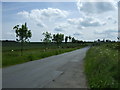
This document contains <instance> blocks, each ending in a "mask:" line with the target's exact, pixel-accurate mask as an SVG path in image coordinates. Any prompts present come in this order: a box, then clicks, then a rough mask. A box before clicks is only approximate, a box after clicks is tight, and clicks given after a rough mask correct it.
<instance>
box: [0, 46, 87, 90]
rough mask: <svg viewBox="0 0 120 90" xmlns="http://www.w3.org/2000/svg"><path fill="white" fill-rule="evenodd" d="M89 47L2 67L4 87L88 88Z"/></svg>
mask: <svg viewBox="0 0 120 90" xmlns="http://www.w3.org/2000/svg"><path fill="white" fill-rule="evenodd" d="M88 49H89V47H85V48H82V49H79V50H75V51H72V52H68V53H64V54H60V55H56V56H51V57H48V58H44V59H40V60H36V61H31V62H27V63H24V64H19V65H15V66H10V67H7V68H3V69H2V86H3V88H87V83H86V78H85V75H84V68H83V58H84V57H85V55H86V51H87V50H88Z"/></svg>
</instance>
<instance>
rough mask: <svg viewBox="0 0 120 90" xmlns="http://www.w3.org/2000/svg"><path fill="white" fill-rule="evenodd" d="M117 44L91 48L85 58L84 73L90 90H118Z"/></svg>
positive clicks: (119, 78) (119, 76) (119, 79)
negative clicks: (110, 89)
mask: <svg viewBox="0 0 120 90" xmlns="http://www.w3.org/2000/svg"><path fill="white" fill-rule="evenodd" d="M117 47H118V44H111V43H110V44H103V45H100V46H94V47H92V48H91V49H90V50H89V51H88V52H87V55H86V58H85V63H84V66H85V73H86V76H87V79H88V84H89V87H90V88H118V86H120V73H119V72H120V71H119V70H118V69H119V67H118V60H119V59H118V48H117Z"/></svg>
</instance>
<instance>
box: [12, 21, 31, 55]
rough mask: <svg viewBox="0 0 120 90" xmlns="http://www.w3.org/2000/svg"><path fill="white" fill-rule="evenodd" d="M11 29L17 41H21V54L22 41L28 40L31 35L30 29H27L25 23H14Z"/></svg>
mask: <svg viewBox="0 0 120 90" xmlns="http://www.w3.org/2000/svg"><path fill="white" fill-rule="evenodd" d="M13 30H15V33H16V37H17V39H16V40H17V41H18V42H21V55H22V53H23V43H24V42H27V41H29V38H31V37H32V33H31V30H29V29H28V27H27V23H25V25H24V24H23V25H22V26H21V27H19V25H16V26H15V27H14V28H13Z"/></svg>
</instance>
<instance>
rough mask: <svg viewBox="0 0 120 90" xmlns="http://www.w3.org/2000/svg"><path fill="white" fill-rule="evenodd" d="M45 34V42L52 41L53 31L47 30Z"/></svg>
mask: <svg viewBox="0 0 120 90" xmlns="http://www.w3.org/2000/svg"><path fill="white" fill-rule="evenodd" d="M43 35H44V36H45V38H44V40H43V41H44V42H46V43H49V42H51V39H52V36H51V33H48V32H45V33H43Z"/></svg>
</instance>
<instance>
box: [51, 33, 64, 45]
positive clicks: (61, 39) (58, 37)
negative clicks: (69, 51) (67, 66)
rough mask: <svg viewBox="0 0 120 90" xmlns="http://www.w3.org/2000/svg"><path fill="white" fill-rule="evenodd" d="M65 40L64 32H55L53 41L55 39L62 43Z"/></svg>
mask: <svg viewBox="0 0 120 90" xmlns="http://www.w3.org/2000/svg"><path fill="white" fill-rule="evenodd" d="M63 40H64V34H53V41H55V42H56V43H57V44H61V43H62V41H63Z"/></svg>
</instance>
